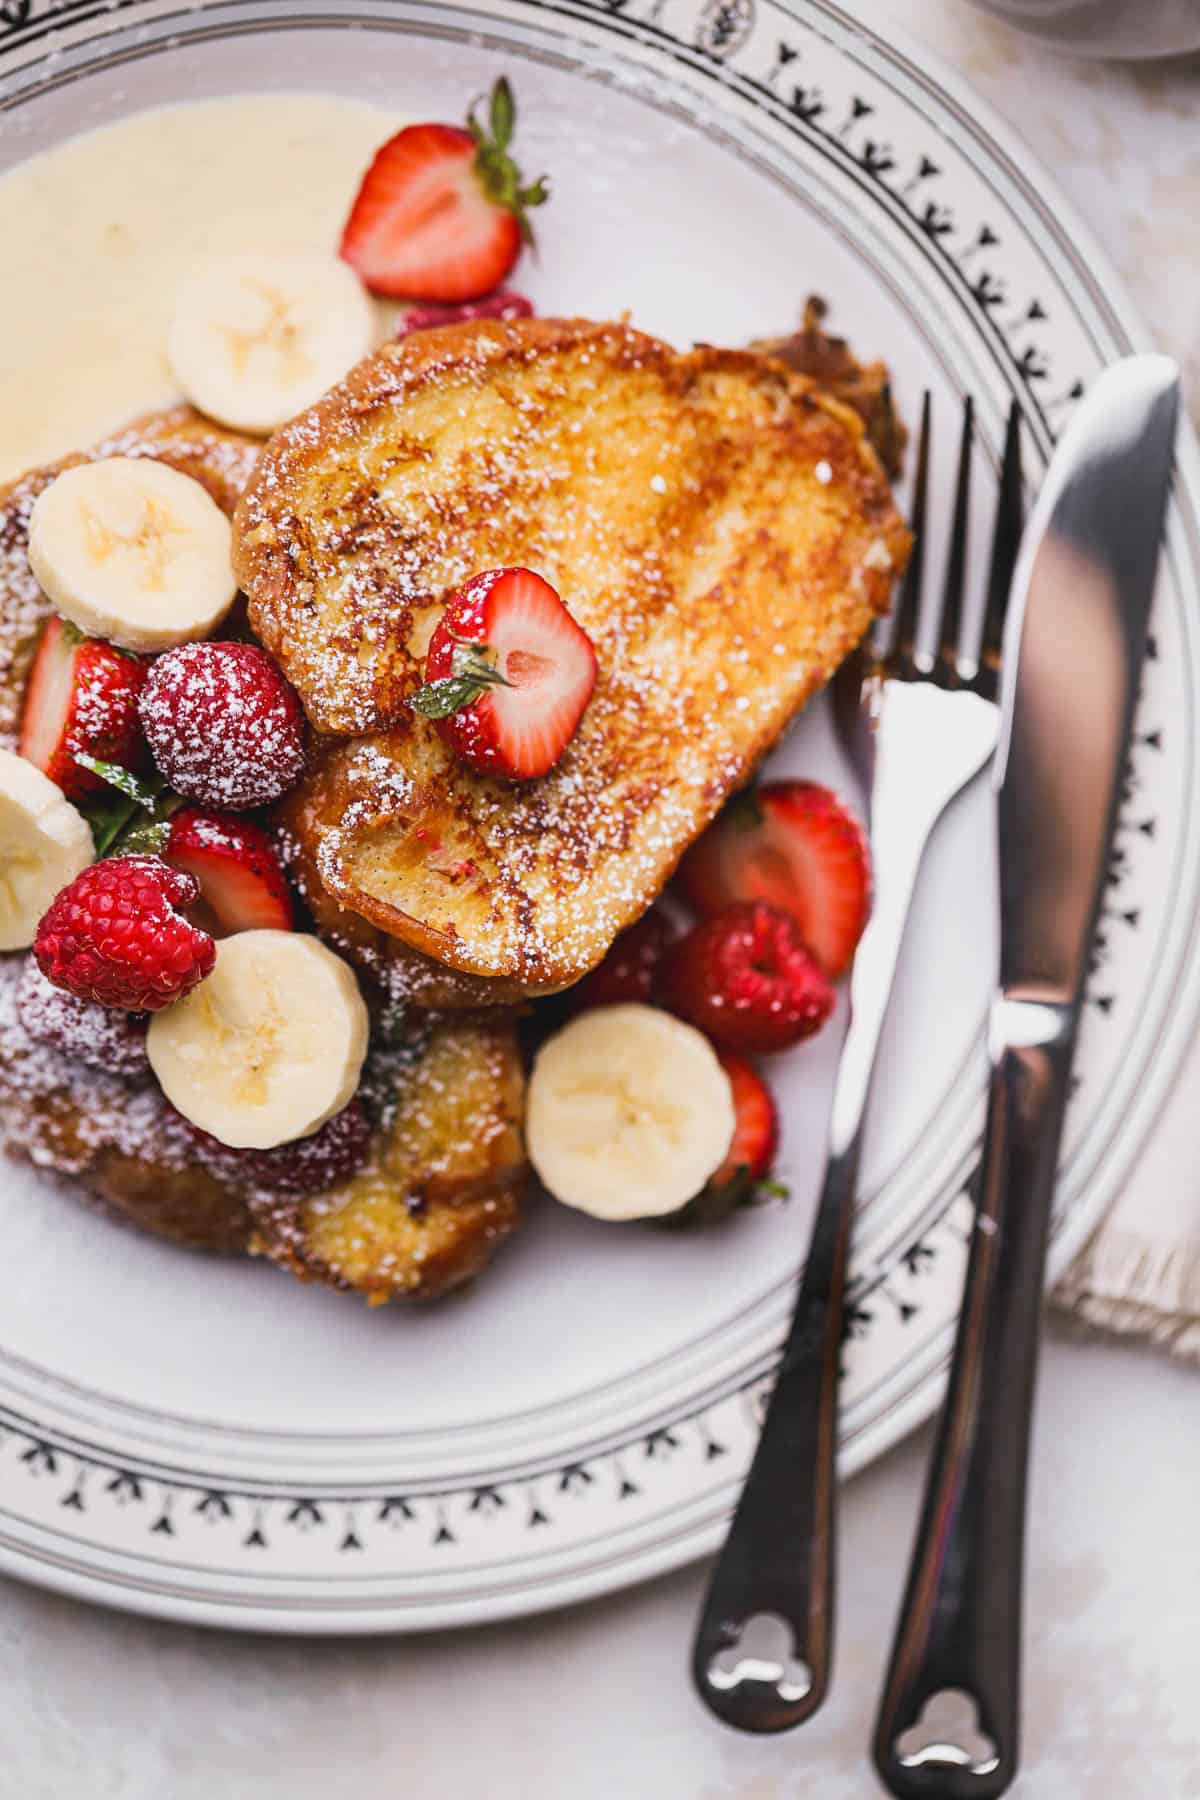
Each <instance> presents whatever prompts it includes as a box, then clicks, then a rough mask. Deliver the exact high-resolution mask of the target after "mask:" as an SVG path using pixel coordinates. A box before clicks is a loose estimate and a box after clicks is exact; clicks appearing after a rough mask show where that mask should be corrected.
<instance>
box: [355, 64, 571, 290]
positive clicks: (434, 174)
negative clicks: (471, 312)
mask: <svg viewBox="0 0 1200 1800" xmlns="http://www.w3.org/2000/svg"><path fill="white" fill-rule="evenodd" d="M515 125H516V103H515V102H514V100H513V95H512V89H511V88H510V87H509V85H508V82H507V81H505V80H504V78H503V77H501V79H500V80H499V81H498V82H497V83H496V85H495V87H494V88H493V89H492V96H491V105H490V111H489V120H488V126H487V128H485V127H484V126H482V125H480V124H479V122H478V120H477V119H476V118H475V114H474V110H472V111H471V113H469V114H468V117H467V128H466V130H463V129H461V128H460V127H459V126H456V125H407V126H405V128H404V130H403V131H398V132H397V133H396V135H395V137H393V138H389V139H388V141H387V143H386V144H385V145H384V146H383V148H382V149H381V150H379V151H378V152H377V153H376V156H375V160H374V162H373V163H372V164H371V166H370V168H369V169H368V170H367V173H366V175H365V176H364V177H363V181H362V186H361V187H360V188H359V190H358V194H357V196H356V198H355V201H354V205H353V206H352V207H351V209H350V217H349V219H348V220H347V221H346V228H345V230H344V231H343V233H342V245H341V254H342V256H343V257H344V258H345V259H346V261H347V262H348V263H350V265H351V266H352V267H353V268H355V269H357V270H358V273H359V274H360V275H361V276H362V279H363V280H364V281H365V282H366V284H367V286H368V287H369V288H370V289H371V290H372V292H373V293H376V294H389V295H392V296H394V297H395V298H398V299H404V300H477V299H478V298H479V297H480V295H482V294H488V293H490V292H491V290H492V289H493V288H495V287H498V286H499V285H500V283H501V282H502V281H503V280H504V277H505V276H506V275H507V274H508V272H509V270H510V269H511V268H512V266H513V264H514V263H515V262H516V260H517V257H518V255H519V254H520V250H521V243H522V241H523V240H524V241H525V242H526V243H529V242H532V238H533V233H532V231H531V229H530V225H529V219H528V213H529V210H530V208H531V207H534V206H540V205H541V204H542V202H543V201H544V200H545V199H546V198H547V195H548V191H549V190H548V188H547V185H546V181H545V178H544V177H543V178H541V179H540V180H538V181H534V182H531V183H530V184H529V185H528V186H523V185H522V181H521V172H520V170H519V169H518V168H517V165H516V163H515V162H514V161H513V159H512V157H511V155H510V154H509V145H510V144H511V142H512V135H513V129H514V127H515Z"/></svg>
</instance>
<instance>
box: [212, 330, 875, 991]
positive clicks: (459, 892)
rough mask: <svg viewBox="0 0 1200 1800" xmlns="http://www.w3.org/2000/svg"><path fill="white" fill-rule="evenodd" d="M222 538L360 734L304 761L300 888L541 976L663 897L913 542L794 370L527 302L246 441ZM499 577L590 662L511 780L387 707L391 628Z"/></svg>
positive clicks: (853, 637)
mask: <svg viewBox="0 0 1200 1800" xmlns="http://www.w3.org/2000/svg"><path fill="white" fill-rule="evenodd" d="M827 473H828V477H829V478H828V479H826V475H827ZM237 540H238V541H237V544H236V547H235V560H236V561H237V563H238V566H239V568H240V570H241V572H242V575H243V580H244V581H245V583H246V585H247V590H248V594H249V600H250V611H251V617H252V620H253V621H254V623H255V626H256V628H257V629H259V630H260V631H261V633H262V635H263V636H264V639H265V641H266V642H267V643H268V644H269V645H270V647H271V648H272V649H274V650H275V651H276V653H277V654H279V655H280V657H281V660H282V661H283V663H284V666H285V668H286V670H287V672H288V673H289V675H290V676H291V677H292V679H293V680H294V681H295V682H296V684H297V687H298V689H299V691H300V692H301V696H302V698H303V700H304V702H305V705H306V707H307V709H308V711H309V713H310V716H312V717H313V719H314V721H315V722H316V723H317V724H318V726H319V727H320V728H321V729H323V730H326V731H333V732H336V733H339V734H344V735H345V736H346V737H347V738H349V739H351V740H352V741H351V742H350V743H348V744H346V745H345V746H344V747H343V748H340V749H337V750H334V751H332V752H330V753H329V758H328V760H327V762H326V764H325V766H324V767H323V769H322V770H321V771H320V772H319V773H317V774H316V775H314V776H313V777H312V778H310V779H311V781H312V786H311V788H310V790H309V791H310V792H311V793H313V794H314V795H315V796H318V804H319V810H320V815H321V817H320V825H319V828H318V831H317V836H318V837H319V842H318V843H317V845H316V846H315V852H314V854H315V864H316V868H317V870H318V872H319V875H320V878H321V879H322V881H323V882H324V883H325V884H326V885H327V886H328V887H329V888H330V889H331V890H332V891H333V892H334V893H335V894H336V895H337V896H338V897H339V899H340V900H342V901H343V903H345V904H346V905H348V906H350V907H351V908H355V909H357V910H359V911H366V912H369V913H370V914H371V916H372V917H376V918H378V919H379V921H380V922H381V923H385V924H387V925H388V926H389V928H391V929H395V930H396V931H397V932H398V933H399V934H400V935H402V936H404V935H408V930H409V927H408V926H407V925H406V920H407V921H410V922H411V921H417V922H418V923H419V926H420V927H421V931H420V934H419V936H418V935H417V934H414V941H419V942H421V943H422V944H426V943H428V942H429V940H430V938H431V937H432V938H434V939H435V941H436V953H437V954H438V955H439V956H443V957H444V959H445V960H446V961H447V962H448V963H451V964H452V965H453V966H454V967H456V968H458V969H459V970H461V971H463V972H465V973H469V974H472V975H476V976H479V977H482V978H485V979H494V978H505V979H512V980H517V981H522V982H525V983H526V984H528V985H529V986H533V987H536V986H551V985H554V984H556V983H558V984H561V983H565V982H567V981H570V980H571V979H574V978H576V977H578V976H579V975H582V974H583V973H585V972H586V970H587V969H588V968H590V967H592V966H594V964H595V963H596V962H598V961H599V959H600V957H601V956H602V955H603V953H604V951H605V949H606V948H607V946H608V944H609V943H611V941H612V939H613V937H614V936H615V935H616V933H617V932H618V931H619V930H620V929H621V928H622V927H623V926H624V925H626V924H628V923H629V922H630V921H631V920H632V919H633V918H634V917H636V916H637V915H638V914H639V913H640V912H641V911H643V910H644V909H645V907H646V906H647V905H648V904H649V903H650V902H651V901H652V900H653V899H654V897H655V896H656V894H657V893H658V892H659V891H660V890H661V888H662V886H663V883H664V882H665V881H666V879H667V878H668V876H669V875H670V873H671V870H672V868H673V867H674V865H675V863H676V861H677V860H678V858H679V856H680V855H681V853H682V851H683V850H684V849H685V848H686V846H687V844H688V843H689V842H690V841H691V840H692V838H693V837H694V836H695V835H696V834H697V832H698V831H699V830H700V829H701V828H702V827H703V826H704V825H705V824H706V823H707V821H708V820H709V819H710V818H711V817H712V816H713V815H714V814H715V812H716V811H717V809H718V808H719V806H720V805H721V803H722V801H723V800H724V798H725V797H726V796H727V795H728V794H729V793H730V792H731V791H732V790H733V789H734V788H735V787H737V786H738V785H740V784H741V783H742V782H744V781H745V780H746V779H748V778H749V776H750V775H751V774H752V773H753V770H754V768H755V767H756V765H757V763H758V762H759V760H760V759H761V757H762V756H763V755H764V754H765V753H766V751H767V750H768V749H769V748H770V747H771V745H772V744H773V743H774V742H775V741H776V740H777V738H778V737H779V735H780V734H781V732H782V731H783V730H784V728H785V727H786V725H787V724H788V723H789V721H790V719H791V718H792V717H793V715H794V714H795V712H796V711H797V710H798V709H799V708H800V707H801V706H802V705H803V704H804V702H805V701H806V700H807V699H808V697H809V696H810V695H811V694H812V693H813V692H814V691H815V689H816V688H817V687H819V686H820V684H821V683H822V682H823V681H824V680H825V679H826V678H827V676H828V675H829V674H830V673H831V672H832V670H833V669H834V668H835V667H836V666H837V665H838V663H839V662H840V661H841V660H842V658H843V657H844V656H845V654H846V653H847V652H848V650H849V649H850V648H851V647H852V646H853V644H854V643H855V642H857V641H858V639H859V638H860V637H861V635H862V634H863V632H864V631H865V629H866V628H867V626H868V625H869V623H870V621H871V618H872V616H873V615H874V614H875V613H876V612H878V611H880V610H882V609H883V607H884V606H885V605H886V602H887V598H888V593H889V589H890V575H891V568H890V567H885V566H881V558H880V556H879V551H878V548H873V546H878V545H879V544H883V545H884V547H885V548H886V549H888V550H889V551H890V552H891V553H892V554H891V556H890V557H889V561H890V562H891V563H893V564H894V565H896V566H899V565H900V564H902V562H903V557H904V549H905V543H906V533H905V531H904V528H903V526H902V524H901V522H900V520H899V518H898V517H897V515H896V513H895V510H894V508H893V506H892V503H891V497H890V494H889V492H888V489H887V485H886V482H885V481H884V480H883V478H882V476H881V474H880V472H879V468H878V464H877V462H876V460H875V458H874V456H873V454H872V453H871V452H870V450H869V448H868V447H867V446H866V444H865V441H864V440H863V437H862V433H861V428H860V427H859V426H858V424H857V421H856V420H855V419H854V418H853V417H851V416H850V415H848V414H847V412H846V411H845V409H843V408H841V407H839V406H836V405H835V404H834V403H833V402H831V401H828V400H826V399H825V397H824V396H822V395H820V394H819V393H818V392H817V391H816V390H815V389H814V387H813V384H812V383H811V382H809V381H807V380H806V379H805V378H804V377H802V376H798V375H795V374H792V373H791V372H790V371H788V370H786V369H785V368H783V367H782V366H781V365H780V364H779V363H777V362H775V361H772V360H770V359H767V358H764V357H759V356H755V355H752V354H746V353H740V352H725V351H717V350H701V351H696V352H693V353H691V354H689V355H682V356H681V355H678V354H676V353H675V352H672V351H671V350H669V349H668V348H667V347H666V346H664V345H662V344H659V343H657V342H656V341H655V340H653V339H650V338H647V337H645V336H643V335H642V334H640V333H638V332H635V331H633V330H631V329H629V328H628V327H625V326H622V325H588V324H586V323H583V322H580V321H567V322H564V321H561V320H526V321H519V322H517V323H509V324H500V323H486V324H477V325H472V326H462V325H460V326H454V327H449V328H446V329H443V330H431V331H422V332H418V333H414V334H413V335H412V336H411V337H409V338H407V339H406V340H404V341H403V342H402V343H399V344H393V345H389V346H387V347H385V349H384V350H382V351H381V352H380V353H379V354H378V355H377V356H376V357H375V358H373V359H371V360H370V361H369V362H367V363H365V364H363V365H360V367H359V369H358V370H356V371H355V372H354V374H353V375H352V376H351V377H350V378H349V379H348V381H347V382H346V383H345V384H343V386H342V387H341V388H339V389H336V390H334V392H333V393H332V394H331V395H329V396H327V397H326V399H325V400H324V401H323V402H321V403H320V405H319V406H318V407H317V408H315V409H314V410H313V411H311V412H310V413H308V414H306V415H303V416H302V417H301V418H300V419H299V420H297V421H295V422H294V423H293V424H292V425H290V426H288V427H286V428H285V430H284V431H283V432H281V433H280V434H278V436H277V437H276V438H275V439H274V440H273V441H272V443H271V444H270V445H269V446H268V448H267V450H266V452H265V453H264V457H263V459H262V461H261V462H260V464H259V467H258V470H257V471H256V474H255V477H254V478H253V479H252V482H251V485H250V488H249V489H248V491H247V495H246V498H245V500H244V502H243V505H242V508H241V509H240V511H239V515H238V525H237ZM504 566H526V567H529V568H532V569H534V570H535V571H536V572H537V573H539V574H541V575H543V576H544V577H545V579H546V580H547V581H549V582H550V583H551V585H552V586H553V587H554V588H555V589H556V590H557V591H558V592H559V593H560V594H561V596H562V598H563V600H564V602H565V603H566V605H567V606H568V608H569V610H570V611H571V613H572V614H573V616H574V617H575V618H576V620H577V621H578V623H579V624H580V625H581V626H582V627H583V628H584V630H585V631H586V632H587V634H588V636H589V637H590V639H591V640H592V643H593V644H594V646H595V648H596V653H597V659H598V663H599V676H598V681H597V686H596V690H595V693H594V695H593V698H592V701H591V703H590V705H589V706H588V708H587V711H586V712H585V713H584V716H583V719H582V722H581V724H580V726H579V729H578V731H577V733H576V735H575V737H574V738H573V740H572V741H571V743H570V744H569V745H568V746H567V749H566V751H565V753H564V754H563V756H562V758H561V760H560V762H559V763H558V764H557V765H556V767H555V768H554V769H553V770H552V771H551V772H550V774H549V775H547V776H546V777H545V778H543V779H542V780H539V781H534V782H526V783H522V784H515V785H514V784H508V783H503V782H497V781H493V780H489V779H487V778H485V777H480V776H475V775H472V774H470V773H467V772H464V770H463V767H462V765H461V764H460V763H459V762H458V761H457V760H456V759H455V757H454V754H453V751H452V750H451V749H450V748H449V747H448V746H446V745H445V744H443V742H442V740H441V738H440V736H439V734H438V732H437V729H436V727H435V726H434V725H432V724H431V723H429V722H427V721H425V720H420V719H417V718H415V717H414V715H413V714H412V712H411V710H410V709H409V707H408V701H409V699H410V698H411V695H412V693H413V692H414V691H415V688H416V687H417V686H418V685H419V684H420V682H421V680H422V679H423V676H424V670H423V669H422V666H421V661H420V658H419V657H418V656H417V655H416V654H414V652H413V649H412V648H411V647H410V640H411V641H412V642H415V641H416V638H415V637H414V635H413V634H414V633H416V632H417V630H418V628H420V629H424V628H425V627H426V626H427V622H428V618H429V616H430V613H431V609H436V608H437V607H439V606H440V605H442V604H443V603H444V602H445V600H446V598H447V596H448V594H449V593H450V592H452V591H455V590H456V589H457V588H458V587H460V586H461V585H462V583H463V581H464V580H465V579H467V578H468V577H470V576H472V575H475V574H477V573H479V572H481V571H482V570H485V569H494V568H499V567H504ZM424 641H427V636H426V638H425V640H424ZM326 800H328V802H329V803H328V804H325V801H326ZM314 810H315V809H314ZM393 920H394V924H393V923H392V921H393Z"/></svg>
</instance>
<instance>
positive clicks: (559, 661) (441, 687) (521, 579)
mask: <svg viewBox="0 0 1200 1800" xmlns="http://www.w3.org/2000/svg"><path fill="white" fill-rule="evenodd" d="M595 685H596V653H595V651H594V650H593V648H592V643H591V639H590V638H589V637H588V635H587V633H586V632H585V631H584V630H583V628H582V626H580V625H579V624H577V623H576V621H575V620H574V619H573V618H572V617H571V614H570V613H569V612H568V610H567V608H566V607H565V606H564V605H563V603H562V600H561V599H560V598H559V596H558V594H557V593H556V592H555V590H554V589H553V588H552V587H551V586H550V583H549V582H548V581H544V580H543V579H542V577H541V576H540V575H536V574H535V573H534V572H533V570H532V569H491V570H488V571H487V572H486V573H484V574H481V575H475V576H472V578H471V580H470V581H468V582H467V583H466V585H465V586H464V587H462V588H461V589H460V590H459V592H458V593H457V594H456V595H455V596H454V597H453V598H452V599H451V601H450V603H449V605H448V606H447V607H446V610H445V612H444V613H443V615H442V617H441V619H440V620H439V621H438V624H437V626H436V628H435V630H434V633H433V636H432V637H431V638H430V640H429V649H428V651H427V653H426V657H425V686H424V687H422V688H420V689H419V690H418V691H417V693H415V694H414V695H413V697H412V699H411V700H410V702H409V704H410V705H411V706H412V708H413V709H414V711H416V712H418V713H421V714H422V715H423V716H424V717H425V718H427V719H435V720H437V721H438V724H439V728H440V730H441V731H442V733H443V735H444V736H445V738H446V739H447V741H448V742H449V743H450V745H451V746H452V748H453V749H454V750H455V751H456V752H457V753H458V755H459V756H461V757H462V759H463V761H464V762H466V763H468V764H469V765H470V767H471V768H473V769H478V770H479V771H480V773H482V774H485V775H496V776H500V777H502V778H506V779H508V780H513V781H525V780H529V779H531V778H533V777H536V776H539V775H545V774H546V773H547V772H548V771H549V770H550V769H552V768H553V767H554V764H555V763H556V762H557V761H558V759H559V757H560V756H561V755H562V753H563V751H564V750H565V749H566V747H567V745H568V744H569V743H570V741H571V739H572V737H573V736H574V735H575V731H576V729H577V727H578V725H579V721H580V719H581V718H582V717H583V714H584V709H585V708H586V706H587V703H588V701H589V700H590V699H591V697H592V690H593V688H594V687H595Z"/></svg>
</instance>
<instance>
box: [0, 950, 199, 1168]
mask: <svg viewBox="0 0 1200 1800" xmlns="http://www.w3.org/2000/svg"><path fill="white" fill-rule="evenodd" d="M26 960H27V959H26V958H25V957H22V956H4V957H0V1102H2V1103H3V1104H0V1147H3V1148H4V1149H5V1150H7V1151H8V1153H9V1154H10V1155H12V1156H18V1157H21V1158H23V1159H24V1160H26V1161H28V1162H32V1163H35V1164H37V1166H38V1167H39V1168H47V1169H56V1170H58V1171H59V1173H61V1174H64V1175H84V1174H86V1172H87V1169H88V1168H89V1167H90V1165H91V1163H92V1161H93V1160H94V1158H95V1157H96V1155H97V1154H98V1152H100V1151H102V1150H105V1149H111V1150H117V1151H119V1152H120V1153H121V1155H123V1156H130V1157H137V1158H139V1159H144V1160H145V1161H146V1162H149V1163H155V1164H157V1165H158V1166H159V1167H161V1168H163V1169H183V1168H186V1167H188V1165H189V1164H190V1163H193V1162H195V1160H196V1158H195V1152H194V1150H193V1149H192V1147H191V1145H190V1144H189V1143H188V1140H187V1136H186V1133H185V1132H184V1131H183V1129H182V1126H181V1125H180V1124H178V1122H175V1121H173V1119H172V1116H171V1112H170V1108H169V1107H168V1106H167V1103H166V1101H165V1100H164V1098H163V1096H162V1093H161V1091H160V1090H159V1087H158V1084H157V1083H156V1082H155V1081H153V1080H152V1079H150V1078H149V1077H145V1078H139V1077H137V1076H132V1077H130V1078H128V1079H122V1078H121V1077H120V1076H118V1075H115V1074H111V1073H107V1072H104V1071H102V1070H100V1069H96V1068H91V1067H87V1066H85V1065H81V1063H80V1062H79V1061H77V1060H76V1059H75V1058H73V1057H70V1056H66V1055H64V1054H63V1052H62V1051H61V1050H57V1049H55V1048H54V1047H53V1046H52V1045H51V1044H47V1043H44V1042H43V1041H42V1040H41V1039H39V1038H36V1037H34V1036H33V1035H32V1034H31V1033H30V1032H29V1031H28V1030H27V1028H26V1026H25V1025H24V1023H23V1022H22V1018H21V1014H20V1011H19V1010H18V1000H19V994H20V989H21V978H22V974H23V972H24V968H25V964H26Z"/></svg>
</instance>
